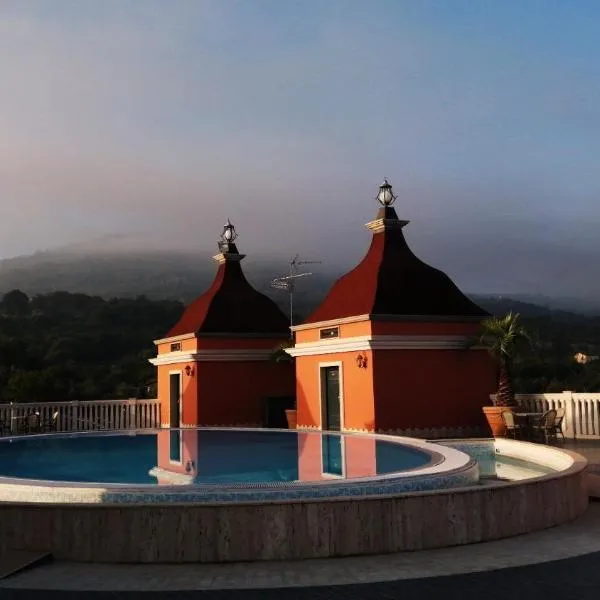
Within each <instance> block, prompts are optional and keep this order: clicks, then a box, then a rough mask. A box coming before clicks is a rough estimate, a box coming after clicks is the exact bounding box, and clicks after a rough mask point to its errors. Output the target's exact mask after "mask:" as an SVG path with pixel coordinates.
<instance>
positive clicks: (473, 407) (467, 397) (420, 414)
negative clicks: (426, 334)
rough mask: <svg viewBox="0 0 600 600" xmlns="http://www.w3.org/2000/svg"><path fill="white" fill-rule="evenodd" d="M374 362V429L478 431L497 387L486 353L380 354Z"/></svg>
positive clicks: (435, 351) (403, 352)
mask: <svg viewBox="0 0 600 600" xmlns="http://www.w3.org/2000/svg"><path fill="white" fill-rule="evenodd" d="M375 354H376V356H375V357H374V360H373V365H374V372H373V377H374V382H375V398H376V408H375V421H376V423H377V428H378V429H382V430H389V429H392V430H393V429H408V428H430V427H460V426H463V427H464V426H471V427H477V426H481V425H484V424H485V419H484V417H483V413H482V411H481V407H482V406H483V405H484V404H487V403H488V398H489V394H491V393H492V392H493V391H494V389H495V387H496V369H495V365H494V363H493V361H492V359H491V357H490V355H489V354H488V353H487V352H486V351H485V350H378V351H376V353H375Z"/></svg>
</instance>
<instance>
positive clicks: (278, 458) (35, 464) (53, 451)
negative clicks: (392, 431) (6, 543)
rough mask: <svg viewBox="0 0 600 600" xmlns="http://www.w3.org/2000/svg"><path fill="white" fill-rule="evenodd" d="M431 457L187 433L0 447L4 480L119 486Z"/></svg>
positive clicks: (310, 435) (342, 472) (292, 476)
mask: <svg viewBox="0 0 600 600" xmlns="http://www.w3.org/2000/svg"><path fill="white" fill-rule="evenodd" d="M431 460H432V455H431V454H429V453H427V452H425V451H422V450H419V449H416V448H412V447H408V446H405V445H402V444H397V443H392V442H387V441H384V440H378V439H375V438H372V437H369V436H361V435H344V434H341V435H340V434H326V433H320V432H296V431H268V430H263V431H252V430H223V429H221V430H211V429H200V430H196V429H185V430H163V431H159V432H152V433H142V434H137V435H133V434H114V435H93V434H92V435H87V434H86V435H78V436H47V437H46V436H37V437H29V438H20V439H15V440H14V441H7V440H5V441H2V442H0V475H2V476H5V477H19V478H27V479H40V480H53V481H70V482H86V483H91V482H95V483H117V484H134V485H139V484H143V485H148V484H159V485H160V484H166V485H173V484H192V483H213V484H219V483H227V484H236V483H240V484H242V483H246V484H248V483H273V482H290V481H307V482H308V481H320V480H328V479H331V478H347V479H353V478H360V477H370V476H373V475H380V474H386V473H395V472H400V471H406V470H411V469H416V468H419V467H423V466H425V465H427V464H428V463H430V462H431Z"/></svg>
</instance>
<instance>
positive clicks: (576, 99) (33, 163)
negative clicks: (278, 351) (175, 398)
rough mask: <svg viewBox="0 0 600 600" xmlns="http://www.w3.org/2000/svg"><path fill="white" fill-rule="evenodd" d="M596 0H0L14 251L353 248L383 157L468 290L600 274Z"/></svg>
mask: <svg viewBox="0 0 600 600" xmlns="http://www.w3.org/2000/svg"><path fill="white" fill-rule="evenodd" d="M599 31H600V2H597V1H595V0H591V1H589V2H586V1H584V0H578V1H577V2H566V1H563V0H560V1H559V0H556V1H550V0H545V1H534V0H514V1H509V0H495V1H486V0H479V1H473V0H465V1H462V0H439V1H427V0H414V1H409V0H389V1H385V0H381V1H376V0H369V1H367V0H360V1H359V0H354V1H353V0H339V1H336V0H329V1H325V0H312V1H311V0H303V1H293V0H285V1H283V0H272V1H266V0H265V1H261V0H244V1H234V0H215V1H208V0H207V1H201V0H197V1H185V0H160V1H154V0H138V1H127V0H114V1H113V0H101V1H100V0H72V1H67V0H47V1H42V0H39V1H37V2H36V1H32V2H29V1H27V0H0V257H7V256H12V255H15V254H20V253H27V252H31V251H34V250H35V249H38V248H48V247H52V246H57V245H61V244H65V243H70V242H76V241H81V240H87V239H90V238H95V237H98V236H103V235H106V234H112V233H126V234H130V233H131V234H132V235H135V236H137V237H136V239H139V237H140V235H141V236H144V237H145V238H146V239H148V240H149V241H153V242H154V243H157V244H163V245H165V246H171V245H177V244H181V243H185V244H188V245H189V246H191V247H197V248H198V249H199V251H200V252H202V251H204V249H207V248H208V249H212V248H213V246H214V240H215V238H216V235H217V234H218V233H219V232H220V228H221V226H222V223H223V221H224V219H225V218H226V217H230V218H231V219H232V221H233V222H234V223H235V224H236V225H237V227H238V230H239V232H240V236H241V237H240V240H239V241H240V246H241V247H242V248H243V250H244V251H245V252H247V253H248V254H254V255H255V256H256V255H259V254H263V253H265V252H267V251H268V252H272V253H274V254H276V255H281V256H284V257H287V256H288V255H290V254H293V253H295V252H302V253H304V254H305V255H307V256H310V257H319V258H322V259H324V260H327V261H328V263H329V264H330V265H335V266H338V265H344V266H350V265H351V264H352V263H353V262H355V261H356V260H357V259H358V258H359V257H360V256H361V255H362V253H363V252H364V249H365V247H366V245H367V243H368V233H367V232H366V231H364V230H363V228H362V225H363V223H364V222H366V221H368V220H369V219H371V218H372V217H373V216H374V214H375V211H376V204H375V202H374V200H373V197H374V195H375V193H376V191H377V185H378V184H379V182H380V180H381V179H382V177H383V176H387V177H389V178H390V180H391V182H392V183H393V184H394V188H395V191H396V193H397V194H398V196H399V198H398V201H397V210H398V213H399V214H400V216H401V217H403V218H406V219H410V220H411V224H410V225H409V226H408V228H407V229H406V235H407V238H408V240H409V243H410V244H411V245H412V247H413V249H414V250H415V251H416V252H417V253H418V254H419V255H420V256H421V257H422V258H423V259H424V260H427V261H428V262H430V263H432V264H434V265H435V266H438V267H440V268H442V269H444V270H446V271H447V272H448V273H449V274H450V275H451V276H453V277H454V278H455V280H456V281H457V283H459V284H460V285H461V286H463V287H465V288H467V289H469V290H482V291H495V290H496V291H507V292H510V291H515V290H520V291H529V292H535V291H539V292H544V293H558V292H565V293H573V294H576V295H590V294H595V293H598V294H599V295H600V243H598V241H597V240H598V232H600V168H599V166H598V162H599V158H600V42H599V39H598V32H599Z"/></svg>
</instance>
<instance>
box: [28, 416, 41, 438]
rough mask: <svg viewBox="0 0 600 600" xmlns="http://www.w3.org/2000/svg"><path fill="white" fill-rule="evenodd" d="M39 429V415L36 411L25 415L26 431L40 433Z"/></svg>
mask: <svg viewBox="0 0 600 600" xmlns="http://www.w3.org/2000/svg"><path fill="white" fill-rule="evenodd" d="M41 430H42V428H41V422H40V415H39V414H38V413H31V414H30V415H27V433H40V432H41Z"/></svg>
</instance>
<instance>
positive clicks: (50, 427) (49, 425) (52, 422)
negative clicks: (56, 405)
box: [41, 410, 59, 432]
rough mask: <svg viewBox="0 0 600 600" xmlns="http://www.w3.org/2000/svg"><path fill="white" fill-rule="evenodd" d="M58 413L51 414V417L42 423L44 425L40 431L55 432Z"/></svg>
mask: <svg viewBox="0 0 600 600" xmlns="http://www.w3.org/2000/svg"><path fill="white" fill-rule="evenodd" d="M58 414H59V413H58V411H57V410H55V411H54V412H53V413H52V416H51V417H50V418H49V419H48V420H47V421H44V423H43V424H42V427H41V429H42V431H45V432H48V431H56V430H57V427H58Z"/></svg>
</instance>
